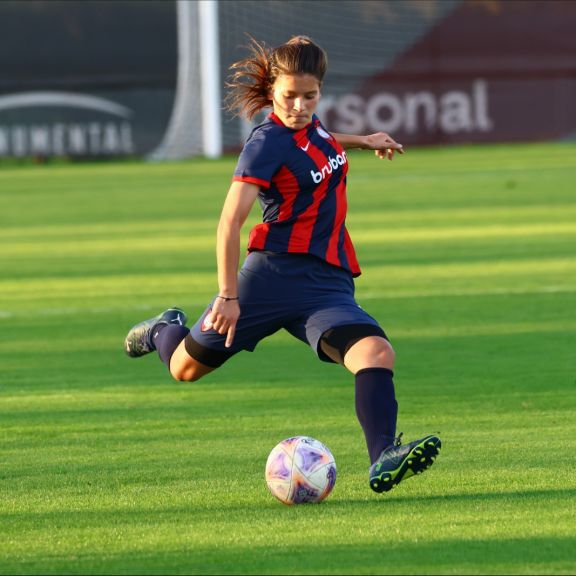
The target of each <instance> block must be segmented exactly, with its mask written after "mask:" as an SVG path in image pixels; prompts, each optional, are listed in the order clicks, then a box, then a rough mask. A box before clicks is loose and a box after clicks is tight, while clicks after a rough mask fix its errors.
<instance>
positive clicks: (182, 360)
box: [124, 308, 215, 381]
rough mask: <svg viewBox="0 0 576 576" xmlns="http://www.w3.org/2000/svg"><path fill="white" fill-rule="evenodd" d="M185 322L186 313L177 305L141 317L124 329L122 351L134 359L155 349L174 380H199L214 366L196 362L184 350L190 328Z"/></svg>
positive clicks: (185, 349)
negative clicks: (152, 314) (141, 320)
mask: <svg viewBox="0 0 576 576" xmlns="http://www.w3.org/2000/svg"><path fill="white" fill-rule="evenodd" d="M186 321H187V317H186V314H185V313H184V311H182V310H180V308H169V309H168V310H166V311H165V312H163V313H162V314H159V315H158V316H155V317H154V318H150V319H148V320H144V321H143V322H140V323H139V324H136V326H134V327H133V328H132V329H131V330H130V331H129V332H128V335H127V336H126V339H125V341H124V351H125V352H126V354H128V356H130V357H132V358H137V357H140V356H144V355H146V354H149V353H150V352H154V351H155V350H156V351H157V352H158V355H159V356H160V359H161V360H162V362H164V364H166V366H167V367H168V369H169V370H170V373H171V374H172V376H173V377H174V378H175V379H176V380H186V381H194V380H199V379H200V378H201V377H202V376H205V375H206V374H208V373H209V372H212V371H213V370H214V369H215V368H213V367H210V366H206V365H204V364H202V363H200V362H198V361H197V360H196V359H195V358H193V357H192V356H190V354H189V353H188V351H187V347H186V338H187V337H189V334H190V329H189V328H187V327H186V326H185V324H186Z"/></svg>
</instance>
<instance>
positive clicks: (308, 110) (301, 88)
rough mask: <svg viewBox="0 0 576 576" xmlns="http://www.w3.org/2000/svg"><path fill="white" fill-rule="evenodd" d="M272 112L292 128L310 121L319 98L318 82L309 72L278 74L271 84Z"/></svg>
mask: <svg viewBox="0 0 576 576" xmlns="http://www.w3.org/2000/svg"><path fill="white" fill-rule="evenodd" d="M271 98H272V106H273V108H274V114H276V116H278V118H280V120H282V122H284V125H285V126H288V128H292V129H293V130H300V129H301V128H304V126H306V124H310V122H312V114H314V111H315V110H316V106H318V101H319V100H320V82H319V81H318V79H317V78H315V77H314V76H312V75H311V74H298V75H284V74H282V75H280V76H278V78H276V82H274V85H273V86H272V91H271Z"/></svg>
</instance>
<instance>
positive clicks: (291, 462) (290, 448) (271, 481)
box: [266, 436, 336, 505]
mask: <svg viewBox="0 0 576 576" xmlns="http://www.w3.org/2000/svg"><path fill="white" fill-rule="evenodd" d="M335 483H336V462H335V461H334V456H332V452H330V450H329V449H328V448H327V447H326V446H324V444H322V442H319V441H318V440H315V439H314V438H310V437H309V436H295V437H293V438H287V439H286V440H282V442H280V443H278V444H277V445H276V446H275V447H274V449H273V450H272V452H270V455H269V456H268V460H267V462H266V484H268V488H269V489H270V492H272V494H273V495H274V496H276V498H278V500H280V502H283V503H284V504H288V505H291V504H304V503H309V502H321V501H322V500H324V498H326V497H327V496H328V494H330V492H332V489H333V488H334V484H335Z"/></svg>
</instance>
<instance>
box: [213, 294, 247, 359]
mask: <svg viewBox="0 0 576 576" xmlns="http://www.w3.org/2000/svg"><path fill="white" fill-rule="evenodd" d="M238 318H240V305H239V304H238V300H223V299H222V298H216V300H215V301H214V304H213V305H212V312H211V313H210V322H212V329H213V330H216V332H218V334H226V343H225V346H226V348H230V346H232V342H233V341H234V335H235V334H236V324H237V323H238Z"/></svg>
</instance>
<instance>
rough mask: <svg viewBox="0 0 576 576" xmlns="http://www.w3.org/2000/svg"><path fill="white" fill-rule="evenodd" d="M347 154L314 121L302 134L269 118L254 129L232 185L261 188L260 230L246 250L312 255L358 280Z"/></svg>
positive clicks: (277, 119)
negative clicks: (348, 224)
mask: <svg viewBox="0 0 576 576" xmlns="http://www.w3.org/2000/svg"><path fill="white" fill-rule="evenodd" d="M347 172H348V159H347V157H346V152H345V151H344V149H343V148H342V146H340V144H338V142H337V141H336V139H335V138H334V137H333V136H331V135H330V134H329V133H328V132H327V131H326V130H325V129H324V127H323V126H322V124H321V123H320V120H318V118H317V117H316V116H314V117H313V120H312V122H311V123H310V124H308V125H307V126H306V127H305V128H302V129H301V130H292V129H290V128H287V127H286V126H285V125H284V124H283V123H282V121H281V120H280V119H279V118H278V117H277V116H276V115H275V114H274V113H272V114H270V115H269V116H268V118H267V120H266V121H265V122H264V123H263V124H260V125H259V126H257V127H256V128H254V130H253V131H252V133H251V135H250V137H249V138H248V140H247V141H246V144H245V145H244V148H243V150H242V152H241V154H240V157H239V159H238V164H237V166H236V170H235V171H234V178H233V179H234V180H237V181H241V182H250V183H252V184H256V185H258V186H259V187H260V192H259V195H258V198H259V201H260V206H261V207H262V224H258V225H256V226H255V227H254V228H253V229H252V230H251V232H250V238H249V241H248V250H249V251H252V250H269V251H271V252H296V253H304V254H312V255H314V256H317V257H319V258H322V259H323V260H326V261H327V262H329V263H330V264H333V265H335V266H339V267H341V268H344V269H346V270H349V271H350V272H351V273H352V275H353V276H359V275H360V267H359V265H358V261H357V259H356V253H355V250H354V246H353V245H352V241H351V240H350V236H349V234H348V231H347V230H346V225H345V221H346V212H347V200H346V173H347Z"/></svg>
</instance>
